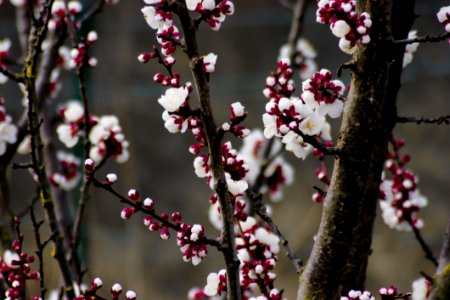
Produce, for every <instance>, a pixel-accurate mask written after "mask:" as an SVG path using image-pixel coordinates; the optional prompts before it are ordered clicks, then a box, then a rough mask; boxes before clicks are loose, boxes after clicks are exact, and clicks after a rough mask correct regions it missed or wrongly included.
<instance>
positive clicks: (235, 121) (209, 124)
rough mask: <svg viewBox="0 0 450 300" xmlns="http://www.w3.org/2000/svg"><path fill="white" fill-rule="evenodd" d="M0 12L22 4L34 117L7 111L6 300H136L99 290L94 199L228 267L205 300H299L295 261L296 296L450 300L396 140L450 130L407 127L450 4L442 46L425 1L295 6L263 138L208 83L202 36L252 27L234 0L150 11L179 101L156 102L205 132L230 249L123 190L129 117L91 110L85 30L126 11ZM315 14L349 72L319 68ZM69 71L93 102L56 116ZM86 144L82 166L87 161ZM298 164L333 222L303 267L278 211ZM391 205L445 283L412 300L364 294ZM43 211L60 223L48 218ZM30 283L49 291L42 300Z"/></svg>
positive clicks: (0, 261)
mask: <svg viewBox="0 0 450 300" xmlns="http://www.w3.org/2000/svg"><path fill="white" fill-rule="evenodd" d="M5 2H7V1H5ZM0 5H2V6H3V5H14V6H15V9H16V12H17V14H16V18H17V29H18V30H17V32H18V39H17V41H18V42H19V44H20V49H21V51H22V53H21V54H20V53H19V54H16V53H13V51H12V50H11V49H12V40H11V39H10V38H3V37H2V40H0V84H3V83H5V82H6V81H8V80H10V81H13V82H15V83H17V88H18V89H20V91H21V92H22V94H23V99H21V102H22V105H23V115H22V116H21V117H20V119H19V120H16V121H15V120H14V119H13V118H12V117H11V116H10V115H9V114H8V113H7V111H6V108H5V106H4V104H5V102H6V101H10V100H9V99H4V98H1V103H0V129H1V130H0V182H1V185H0V191H1V193H0V198H1V201H0V225H1V227H0V229H1V245H2V251H3V255H2V258H0V273H1V275H0V292H1V294H2V295H3V294H4V295H5V296H4V298H5V299H27V298H31V299H36V300H37V299H47V298H51V299H107V298H105V297H110V298H111V299H120V298H123V299H129V300H131V299H136V298H137V293H136V292H135V291H134V290H131V289H130V290H127V291H123V288H122V286H121V285H120V284H119V283H116V284H114V285H112V286H111V287H110V288H109V291H108V288H104V286H103V281H102V279H101V278H100V277H94V278H93V279H92V280H91V281H90V282H89V279H87V278H86V277H87V276H86V268H87V267H88V266H87V265H86V263H87V262H86V261H84V260H83V258H82V256H81V255H80V241H81V237H80V231H81V227H82V225H83V223H84V222H85V215H86V209H87V207H88V205H89V199H90V198H91V194H92V190H93V189H98V190H103V191H105V192H107V193H109V194H110V195H112V196H113V197H114V198H115V199H117V201H119V202H120V203H122V204H123V205H124V207H123V209H122V210H121V211H120V212H117V215H118V216H119V215H120V217H121V218H122V219H123V220H124V221H126V220H130V219H136V218H141V219H142V223H143V225H144V226H145V227H146V228H148V230H149V231H152V232H155V233H157V234H159V237H160V238H161V239H162V240H169V239H174V240H176V245H177V247H178V248H179V250H180V253H181V255H180V256H181V260H184V261H185V262H189V263H192V265H193V266H197V265H199V264H201V263H202V261H203V260H204V259H205V257H206V256H207V255H208V253H209V252H211V251H217V252H218V253H220V254H221V256H222V260H223V264H222V265H223V268H221V269H219V270H211V272H210V273H209V275H207V276H206V278H199V279H198V287H193V288H192V289H191V290H190V291H188V292H187V294H188V298H189V299H192V300H202V299H255V300H256V299H258V300H263V299H271V300H278V299H284V296H283V288H282V285H283V283H282V282H279V281H276V279H277V273H276V272H277V268H276V267H277V263H278V261H279V256H280V254H282V253H283V252H285V253H286V255H287V256H288V258H289V259H290V261H291V262H292V265H293V267H294V268H295V270H296V272H297V275H298V278H299V287H298V293H297V299H352V300H353V299H361V300H362V299H376V298H379V299H385V300H386V299H417V300H418V299H448V298H450V284H449V283H450V278H449V276H450V275H449V274H450V273H449V272H450V271H449V259H450V258H449V256H450V254H449V253H450V252H449V248H450V247H449V243H450V237H449V234H450V232H449V231H450V227H448V228H447V230H446V235H445V237H444V242H443V246H442V250H441V253H440V256H439V257H436V256H435V255H434V253H433V251H432V250H431V249H430V247H429V246H428V245H427V243H426V239H425V238H424V237H423V234H422V232H421V229H422V228H423V227H424V224H425V223H424V221H423V219H422V218H421V216H420V210H421V209H422V208H424V207H426V206H427V204H428V199H427V198H426V196H424V195H423V194H422V193H421V192H420V189H419V181H418V176H417V175H416V174H415V173H414V171H413V170H411V169H410V168H409V166H408V163H409V162H410V160H411V157H410V156H409V155H408V154H406V153H405V148H404V145H405V141H404V140H403V139H401V138H397V137H396V136H395V133H394V127H395V126H396V125H397V124H398V123H416V124H422V123H428V124H438V125H439V124H444V125H445V124H447V125H448V124H449V122H450V117H449V116H448V115H443V116H439V117H437V118H434V119H429V118H423V117H420V118H416V117H401V116H399V115H398V113H397V98H398V97H397V96H398V92H399V89H400V87H401V82H402V81H401V80H402V79H401V76H402V72H403V68H404V67H406V66H407V65H409V64H411V63H413V56H414V53H415V52H416V51H418V46H419V45H420V43H425V42H445V41H446V40H448V39H449V38H450V25H449V24H450V6H448V7H441V8H439V7H436V22H438V23H441V25H442V31H443V32H444V33H442V34H440V35H431V34H430V35H426V36H419V35H418V33H417V31H416V30H414V29H413V24H414V20H415V17H416V15H415V1H392V0H381V1H359V0H319V1H317V2H316V1H307V0H297V1H290V0H285V1H281V5H284V6H285V7H287V8H288V9H290V10H291V11H292V26H291V30H290V32H288V33H286V35H287V39H286V43H285V44H284V45H280V51H279V55H278V61H277V62H274V64H273V70H272V71H270V70H267V74H268V76H267V78H266V80H265V82H262V85H265V88H264V89H263V90H262V96H261V97H264V98H265V104H264V105H265V112H264V113H263V115H262V116H261V122H260V127H261V129H249V128H247V127H245V126H246V125H245V121H246V118H247V116H248V115H249V114H251V113H252V112H251V111H248V110H247V109H246V107H245V106H244V104H243V103H244V102H234V103H232V104H231V105H230V107H229V116H228V118H227V119H226V120H220V121H218V118H217V116H216V115H215V114H214V113H213V108H212V107H213V105H212V104H213V102H214V99H213V97H212V93H211V85H210V79H211V78H212V77H213V76H214V72H215V71H216V64H217V63H218V62H219V61H220V59H221V57H219V56H218V55H216V54H215V53H213V52H211V53H203V52H202V45H201V44H200V43H199V42H198V39H197V34H198V30H199V28H203V27H205V28H209V29H210V30H212V31H213V32H215V33H214V34H220V29H221V28H222V26H226V23H227V20H228V19H229V18H232V17H233V15H234V14H238V13H239V12H238V11H235V5H234V1H232V0H144V1H143V5H142V6H143V7H142V10H141V12H137V13H136V15H137V17H141V16H142V15H143V18H144V20H145V21H146V23H147V24H148V31H149V32H152V33H153V34H154V35H155V37H156V42H157V44H155V45H153V46H152V47H150V48H149V49H146V50H145V51H144V52H142V53H140V54H138V53H137V54H136V56H137V62H140V63H142V64H147V63H149V64H150V63H152V64H156V65H158V66H159V67H160V71H159V72H157V73H156V74H154V76H153V83H152V84H157V85H160V86H161V87H163V88H164V92H163V93H162V95H161V96H160V97H159V98H157V99H155V102H157V103H158V104H159V105H160V106H161V107H162V109H163V112H162V121H163V125H164V127H165V128H166V129H167V131H168V132H169V133H171V134H186V135H187V134H189V133H191V134H192V144H191V146H190V147H189V149H186V150H188V151H189V152H190V153H191V154H192V155H193V156H194V157H193V159H192V164H193V169H194V170H193V171H194V172H193V173H194V174H195V175H196V176H197V177H199V178H203V179H204V181H205V183H206V185H207V186H208V187H209V189H210V190H211V195H210V198H209V201H207V200H205V201H204V202H205V211H208V214H209V218H210V221H211V223H212V225H213V226H214V227H215V228H216V229H217V230H218V232H219V234H218V235H217V236H214V235H211V233H209V232H207V231H206V230H205V226H204V224H200V223H189V222H187V221H185V220H184V218H183V216H182V214H181V213H180V212H179V211H172V212H170V213H164V212H160V210H159V205H158V204H159V203H158V202H159V200H157V199H152V197H150V196H147V195H145V196H144V195H143V193H142V192H141V191H140V190H139V189H136V188H130V189H129V190H128V192H123V191H121V190H120V189H119V188H117V185H116V183H117V182H118V181H120V180H121V177H122V175H121V174H116V173H114V172H110V171H109V162H110V161H116V162H117V163H120V164H122V163H126V161H127V160H128V159H129V156H130V151H129V142H128V140H127V138H126V135H127V132H125V131H124V130H123V128H122V127H121V125H120V120H119V118H118V117H117V116H114V115H108V114H106V115H96V114H94V113H92V112H91V107H90V99H89V97H88V92H87V90H88V87H87V79H86V76H87V74H88V73H89V72H95V67H96V66H97V65H98V63H99V61H98V60H97V58H96V57H94V56H93V52H92V50H93V48H95V46H96V44H97V43H98V41H99V40H101V37H99V35H98V34H97V32H96V31H95V30H89V29H88V28H89V27H88V25H87V24H88V22H89V21H90V20H91V19H93V18H95V17H96V15H97V14H98V13H100V12H102V13H108V12H107V10H108V5H120V2H119V1H118V0H116V1H106V0H98V1H86V2H80V1H78V0H34V1H32V0H29V1H27V0H20V1H17V0H14V1H13V0H11V1H9V3H2V1H0ZM307 7H314V10H315V11H316V21H317V22H318V23H321V24H324V25H327V26H329V28H330V30H331V32H332V34H333V35H334V36H335V37H337V38H338V40H337V41H336V49H337V51H342V52H344V53H345V54H347V55H348V57H349V61H348V62H344V63H342V65H341V67H340V68H339V70H338V71H337V72H336V74H333V72H331V71H330V70H329V69H327V68H326V66H320V68H319V67H318V65H317V63H316V61H315V58H316V56H317V53H316V51H315V50H314V46H313V45H311V43H310V42H309V41H308V40H307V39H306V37H304V36H303V35H302V27H303V26H304V23H305V19H304V16H305V11H306V8H307ZM99 55H101V53H99ZM180 65H187V66H188V67H189V70H190V76H189V77H188V76H185V75H181V73H178V72H177V70H178V68H179V66H180ZM63 72H64V73H69V74H71V76H73V77H74V78H76V80H77V85H78V89H79V94H80V95H81V99H80V100H78V99H71V100H68V101H65V102H62V103H58V107H57V109H56V111H55V110H54V109H53V110H52V107H51V106H49V105H47V104H48V102H49V101H51V100H52V99H57V97H58V93H59V92H60V90H61V88H62V84H63V83H64V81H63V80H61V79H60V78H61V76H60V75H61V73H63ZM343 72H349V73H350V74H351V80H350V82H344V81H343V80H342V79H341V75H342V73H343ZM0 96H1V95H0ZM53 101H54V100H53ZM340 118H341V121H340V122H341V127H340V131H339V136H338V137H333V136H332V132H333V131H332V128H331V127H332V125H331V124H332V123H333V122H335V121H331V119H334V120H339V119H340ZM175 138H176V137H175ZM240 141H242V146H241V147H240V149H239V148H238V147H237V146H236V144H238V143H240ZM77 146H81V147H80V148H82V151H81V155H79V153H78V155H77V151H74V150H73V149H75V148H76V147H77ZM16 155H17V156H18V155H24V156H25V157H26V160H25V163H17V162H16V157H17V156H16ZM287 156H291V157H292V158H295V159H297V160H305V159H316V160H317V161H318V162H319V164H320V168H318V169H317V171H316V174H315V175H316V177H317V180H318V182H319V184H318V185H321V187H319V186H318V185H317V186H314V189H315V193H313V195H312V199H313V201H314V202H317V203H318V204H317V205H322V206H323V213H322V218H321V222H320V226H319V228H318V231H317V234H316V236H315V241H314V246H313V248H312V250H311V253H310V256H309V258H307V257H305V258H303V259H304V263H303V260H302V259H300V258H298V257H297V254H296V251H295V250H294V249H292V248H291V246H290V245H289V242H288V239H287V238H286V236H285V235H284V234H283V230H282V229H280V228H279V227H278V226H277V222H276V221H277V220H274V219H273V218H272V214H271V211H272V209H276V207H272V205H269V204H268V203H273V204H275V203H277V202H279V201H280V200H281V199H282V198H283V188H284V187H285V186H286V185H290V184H293V183H294V168H293V166H292V165H291V164H290V163H289V162H288V159H287V158H286V157H287ZM328 160H329V161H332V162H333V165H332V168H330V166H329V164H328V163H327V161H328ZM11 168H12V169H14V172H18V171H19V169H25V170H28V171H29V174H30V176H31V177H32V178H33V180H34V181H35V184H36V185H35V187H34V188H35V189H36V195H35V197H34V199H33V201H31V203H30V204H29V205H28V206H27V209H26V211H25V212H22V213H20V212H19V213H17V212H13V211H12V209H11V205H10V203H9V193H10V191H9V188H10V187H9V183H8V177H9V170H10V169H11ZM101 171H106V172H105V173H106V175H105V176H103V175H100V174H103V173H102V172H101ZM14 172H13V176H14ZM77 188H79V190H80V192H79V193H78V196H77V197H78V203H77V204H76V205H74V207H72V205H71V204H70V203H69V201H67V198H66V197H67V194H68V192H71V191H73V190H75V189H77ZM377 205H379V207H380V209H381V211H382V216H381V217H382V219H383V221H384V222H385V223H386V225H387V226H389V227H390V228H392V229H393V230H399V231H407V232H412V233H413V235H414V237H415V239H416V240H417V243H418V245H419V247H421V249H422V250H423V252H424V254H425V257H426V259H428V260H429V261H430V262H431V263H433V264H434V266H435V268H436V271H435V274H433V275H427V274H423V276H422V277H421V278H418V279H417V280H415V281H414V282H413V283H412V289H411V291H400V290H399V289H397V288H396V287H395V286H394V285H392V284H395V283H390V282H387V283H386V286H385V287H380V289H379V290H378V291H366V290H365V289H364V287H365V279H366V271H367V265H368V262H369V256H370V254H371V251H372V250H371V243H372V233H373V227H374V220H375V218H376V208H377ZM72 209H75V211H76V215H75V218H73V217H72V216H71V214H70V211H71V210H72ZM36 210H42V211H44V212H45V217H44V218H43V219H42V220H41V218H40V217H39V216H38V215H37V214H36ZM23 220H30V221H31V225H32V227H33V233H34V240H35V249H34V250H33V251H34V252H35V255H33V254H32V253H31V252H32V251H27V250H26V249H25V247H24V238H25V234H24V230H23V227H24V226H25V225H24V224H23V223H24V222H23ZM293 223H295V220H293ZM449 226H450V223H449ZM45 228H48V229H49V233H47V232H46V231H45V230H44V229H45ZM47 247H52V256H53V257H54V259H55V260H56V262H57V265H58V268H59V272H60V277H61V287H60V288H59V289H58V287H49V286H47V281H46V274H47V272H48V269H47V268H46V266H45V264H44V257H43V255H44V251H45V249H46V248H47ZM99 275H101V274H99ZM117 279H118V280H120V278H117ZM32 281H37V282H38V286H39V287H38V288H37V289H29V285H30V284H29V282H32ZM49 289H52V290H51V291H49ZM106 295H108V296H106ZM53 297H55V298H53ZM142 297H144V298H147V297H146V295H143V296H142Z"/></svg>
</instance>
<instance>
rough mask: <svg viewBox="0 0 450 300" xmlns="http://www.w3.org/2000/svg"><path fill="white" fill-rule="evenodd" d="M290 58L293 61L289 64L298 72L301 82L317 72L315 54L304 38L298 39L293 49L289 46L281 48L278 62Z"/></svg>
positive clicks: (285, 45)
mask: <svg viewBox="0 0 450 300" xmlns="http://www.w3.org/2000/svg"><path fill="white" fill-rule="evenodd" d="M291 56H293V57H294V61H293V62H291V65H292V67H293V68H297V69H298V70H299V73H300V78H301V79H302V80H305V79H308V78H309V77H311V76H312V74H313V73H314V72H316V71H317V64H316V62H315V60H314V59H315V58H316V56H317V53H316V50H315V49H314V47H313V46H312V45H311V43H310V42H309V41H308V40H306V39H304V38H300V39H298V41H297V44H296V45H295V48H292V47H291V46H290V45H289V44H284V45H283V46H281V48H280V53H279V54H278V61H280V60H282V59H289V58H290V57H291Z"/></svg>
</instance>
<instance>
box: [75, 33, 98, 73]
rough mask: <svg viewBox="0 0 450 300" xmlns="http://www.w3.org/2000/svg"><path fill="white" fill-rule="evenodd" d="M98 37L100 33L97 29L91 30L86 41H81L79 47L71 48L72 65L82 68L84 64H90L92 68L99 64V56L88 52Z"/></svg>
mask: <svg viewBox="0 0 450 300" xmlns="http://www.w3.org/2000/svg"><path fill="white" fill-rule="evenodd" d="M97 39H98V35H97V33H96V32H95V31H91V32H89V33H88V34H87V36H86V39H85V41H84V42H81V43H79V44H78V45H77V47H75V48H72V50H70V58H71V60H70V66H71V67H72V68H81V67H84V66H86V65H87V66H90V67H92V68H94V67H96V66H97V63H98V61H97V58H95V57H90V56H89V54H88V50H89V48H90V47H91V46H92V45H93V44H95V42H96V41H97Z"/></svg>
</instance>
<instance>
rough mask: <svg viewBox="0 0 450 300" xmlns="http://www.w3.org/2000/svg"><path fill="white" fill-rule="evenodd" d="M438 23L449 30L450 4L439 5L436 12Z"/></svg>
mask: <svg viewBox="0 0 450 300" xmlns="http://www.w3.org/2000/svg"><path fill="white" fill-rule="evenodd" d="M437 18H438V20H439V23H442V24H444V26H445V31H447V32H450V6H444V7H441V9H440V10H439V12H438V13H437Z"/></svg>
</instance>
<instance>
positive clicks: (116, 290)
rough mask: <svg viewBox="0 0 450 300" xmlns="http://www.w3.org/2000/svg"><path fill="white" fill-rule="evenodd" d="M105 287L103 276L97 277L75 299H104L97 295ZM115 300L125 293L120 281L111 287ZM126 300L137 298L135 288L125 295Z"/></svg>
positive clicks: (110, 290)
mask: <svg viewBox="0 0 450 300" xmlns="http://www.w3.org/2000/svg"><path fill="white" fill-rule="evenodd" d="M102 287H103V281H102V279H101V278H99V277H96V278H94V279H93V280H92V282H91V287H90V288H89V289H87V290H86V291H84V292H83V293H82V294H81V295H79V296H77V297H75V298H74V300H88V299H104V298H103V297H101V296H99V295H97V292H99V291H101V290H102ZM109 292H110V293H111V296H112V299H113V300H118V299H120V296H121V295H122V293H123V290H122V286H121V285H120V284H119V283H115V284H114V285H113V286H112V287H111V288H110V289H109ZM123 296H124V297H123V299H125V300H136V299H137V294H136V292H135V291H133V290H128V291H126V292H125V294H124V295H123Z"/></svg>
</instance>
